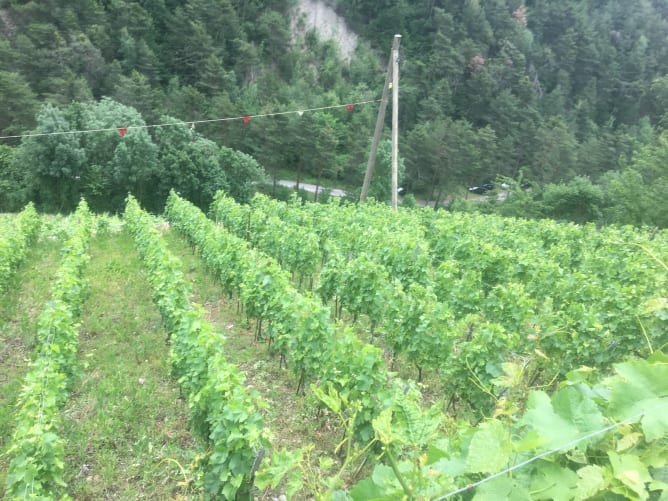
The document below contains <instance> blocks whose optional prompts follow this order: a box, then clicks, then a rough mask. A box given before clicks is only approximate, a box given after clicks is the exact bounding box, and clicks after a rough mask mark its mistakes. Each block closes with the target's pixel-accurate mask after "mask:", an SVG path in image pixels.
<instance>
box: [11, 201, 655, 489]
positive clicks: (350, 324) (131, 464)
mask: <svg viewBox="0 0 668 501" xmlns="http://www.w3.org/2000/svg"><path fill="white" fill-rule="evenodd" d="M0 230H2V232H1V233H0V294H1V295H2V302H1V303H0V315H1V316H0V318H1V321H2V325H3V329H2V333H1V334H0V387H1V388H2V393H1V395H0V404H1V405H0V409H2V410H0V451H1V455H0V482H1V483H2V485H0V496H2V497H3V498H6V499H40V500H48V499H202V498H204V499H230V500H232V499H268V500H269V499H278V498H279V497H280V496H282V495H284V496H286V497H287V498H288V499H322V500H329V499H336V500H346V499H348V500H371V499H375V500H397V499H406V500H424V499H431V500H438V501H440V500H444V499H463V500H469V499H472V500H476V501H478V500H488V499H489V500H499V499H517V500H524V499H535V500H543V499H556V500H571V499H574V500H584V499H632V500H661V501H665V500H668V417H667V416H668V357H667V356H666V355H665V354H664V352H665V348H666V346H667V345H668V325H667V324H668V296H667V294H666V286H667V285H668V264H667V263H668V233H666V232H665V231H656V230H652V229H637V228H631V227H603V228H600V227H596V226H594V225H588V226H579V225H572V224H560V223H556V222H553V221H549V220H543V221H530V220H521V219H509V218H500V217H495V216H483V215H479V214H466V213H447V212H442V211H441V212H435V211H433V210H429V209H418V210H403V209H402V210H400V211H399V212H396V213H395V212H392V211H391V210H390V209H389V208H388V207H387V206H385V205H382V204H375V203H369V204H364V205H339V204H338V203H334V202H332V203H330V204H303V203H302V202H301V201H300V200H298V199H297V198H294V199H292V200H291V201H289V202H287V203H286V202H279V201H276V200H273V199H270V198H268V197H265V196H263V195H256V196H255V197H254V198H253V199H252V201H251V202H250V203H249V204H239V203H237V202H236V201H235V200H234V199H232V198H230V197H228V196H226V194H225V193H223V192H219V193H218V194H217V195H216V196H215V198H214V202H213V203H212V205H211V207H210V208H209V212H208V213H205V212H203V211H202V210H200V209H199V208H197V207H196V206H195V205H193V204H191V203H190V202H189V201H187V200H185V199H183V198H182V197H180V196H179V195H178V194H176V193H174V192H172V193H171V194H170V196H169V198H168V201H167V206H166V209H165V213H164V215H162V216H154V215H150V214H148V213H147V212H146V211H145V210H143V209H142V207H141V206H140V205H139V204H138V202H137V201H136V200H135V199H134V198H133V197H131V196H130V197H128V199H127V201H126V205H125V212H124V213H123V214H122V216H121V217H112V216H108V215H94V214H91V213H90V211H89V209H88V207H87V205H86V203H85V201H82V202H81V203H80V204H79V206H78V208H77V211H76V212H75V213H74V214H72V215H71V216H68V217H66V218H63V217H55V218H54V217H52V216H46V215H39V214H38V213H37V212H36V211H35V209H34V207H33V206H32V205H29V206H27V207H26V208H25V209H24V210H23V211H22V212H21V213H19V214H12V215H3V216H2V218H0Z"/></svg>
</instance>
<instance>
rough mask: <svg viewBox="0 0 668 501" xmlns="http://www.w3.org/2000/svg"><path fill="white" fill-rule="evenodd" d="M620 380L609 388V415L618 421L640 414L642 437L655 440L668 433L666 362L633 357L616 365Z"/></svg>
mask: <svg viewBox="0 0 668 501" xmlns="http://www.w3.org/2000/svg"><path fill="white" fill-rule="evenodd" d="M615 369H616V370H617V373H618V374H619V376H620V377H621V378H623V381H621V382H618V383H617V384H615V385H614V386H613V387H612V391H611V394H610V407H609V411H610V414H611V415H612V416H613V417H614V418H615V419H618V420H624V419H628V418H630V417H632V416H636V415H639V414H643V416H642V418H641V426H642V430H643V433H644V434H645V439H646V440H648V441H652V440H656V439H658V438H661V437H663V436H665V434H666V433H668V412H666V409H668V365H667V364H665V363H661V362H659V361H657V362H654V363H653V362H650V361H645V360H636V361H632V362H626V363H622V364H617V365H616V366H615Z"/></svg>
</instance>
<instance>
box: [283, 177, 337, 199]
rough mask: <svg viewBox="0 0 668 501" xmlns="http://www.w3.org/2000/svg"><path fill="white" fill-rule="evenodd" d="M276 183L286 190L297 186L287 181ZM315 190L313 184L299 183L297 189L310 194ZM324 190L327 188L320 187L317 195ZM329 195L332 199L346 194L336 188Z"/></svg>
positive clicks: (295, 183) (293, 182) (294, 182)
mask: <svg viewBox="0 0 668 501" xmlns="http://www.w3.org/2000/svg"><path fill="white" fill-rule="evenodd" d="M276 182H277V183H278V184H279V185H281V186H285V187H287V188H294V187H295V186H296V185H297V182H296V181H288V180H287V179H279V180H278V181H276ZM315 188H316V185H315V184H308V183H299V189H300V190H305V191H308V192H311V193H315ZM324 189H328V188H325V187H323V186H320V188H318V193H320V192H321V191H322V190H324ZM330 195H331V196H333V197H345V196H346V192H345V191H343V190H340V189H338V188H332V189H331V192H330Z"/></svg>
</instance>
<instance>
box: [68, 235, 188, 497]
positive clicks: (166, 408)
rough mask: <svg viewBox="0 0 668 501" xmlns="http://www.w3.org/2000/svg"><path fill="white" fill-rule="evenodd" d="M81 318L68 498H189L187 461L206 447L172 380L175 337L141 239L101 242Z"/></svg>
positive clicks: (97, 242)
mask: <svg viewBox="0 0 668 501" xmlns="http://www.w3.org/2000/svg"><path fill="white" fill-rule="evenodd" d="M90 254H91V261H90V263H89V266H88V270H87V274H88V277H89V281H90V290H89V297H88V299H87V300H86V303H85V305H84V309H83V312H82V317H81V329H80V335H79V354H80V355H79V358H80V360H81V363H82V370H81V379H80V380H79V381H78V382H77V383H76V384H75V387H74V388H73V393H72V395H71V398H70V400H69V401H68V403H67V404H66V406H65V408H64V409H63V416H64V418H65V430H64V433H63V436H64V438H65V441H66V444H67V445H66V472H65V480H66V482H67V483H68V485H69V487H68V493H69V494H70V495H71V496H72V497H73V498H74V499H78V500H97V499H172V498H174V497H175V496H183V495H184V494H185V491H184V487H183V486H179V485H178V484H179V482H181V481H183V480H184V478H183V476H182V475H181V474H180V471H179V468H178V467H177V463H178V464H180V465H182V466H184V467H186V468H187V467H188V466H189V464H190V462H191V461H192V459H193V457H194V454H195V453H196V451H197V450H198V447H199V444H198V443H197V442H196V441H195V440H194V439H193V437H191V435H190V433H189V432H188V430H187V426H186V425H187V405H186V403H185V402H184V401H183V400H182V399H181V398H180V396H179V390H178V387H177V385H176V383H175V381H174V380H173V379H172V378H171V377H170V367H169V361H168V352H169V348H168V346H167V345H166V343H165V339H166V333H165V331H164V329H163V328H162V326H161V322H160V317H159V314H158V312H157V309H156V308H155V307H154V305H153V303H152V301H151V297H150V292H149V291H150V288H149V285H148V283H147V282H146V279H145V276H144V275H143V273H142V271H141V264H140V261H139V257H138V256H137V254H136V252H135V250H134V248H133V246H132V242H131V239H130V238H129V237H128V236H127V235H126V234H125V233H118V234H111V235H105V236H101V237H98V238H96V239H94V240H93V241H92V243H91V248H90Z"/></svg>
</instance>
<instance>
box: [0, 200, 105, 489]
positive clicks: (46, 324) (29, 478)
mask: <svg viewBox="0 0 668 501" xmlns="http://www.w3.org/2000/svg"><path fill="white" fill-rule="evenodd" d="M33 210H34V209H32V208H29V212H28V214H30V216H29V217H31V218H33V217H34V216H33V215H32V211H33ZM74 217H75V218H76V220H77V226H76V229H75V232H74V234H73V235H72V236H71V238H69V239H68V241H67V242H66V244H65V253H64V256H63V258H62V262H61V265H60V268H59V270H58V272H57V275H56V280H55V283H54V285H53V289H52V299H51V301H49V302H48V303H47V304H46V305H45V307H44V310H43V311H42V313H41V314H40V316H39V319H38V322H37V325H38V327H37V341H38V347H37V354H36V358H35V361H34V362H33V363H32V366H31V368H30V371H29V372H28V374H27V375H26V377H25V382H24V385H23V389H22V390H21V394H20V396H19V399H18V404H17V413H16V429H15V431H14V434H13V435H12V439H11V441H10V444H9V448H8V450H7V456H8V457H9V458H11V462H10V465H9V471H8V474H7V493H8V495H9V496H11V499H16V500H18V499H40V500H49V499H56V498H58V499H64V498H60V497H59V495H58V492H60V491H61V490H62V488H63V487H65V483H64V481H63V470H64V460H65V451H64V443H63V439H62V437H60V436H59V434H58V433H59V429H60V427H61V422H62V417H61V415H60V407H61V405H62V404H63V403H64V402H65V400H66V399H67V397H68V393H69V388H68V386H69V384H70V383H71V381H72V376H73V375H74V372H75V367H76V353H77V346H78V327H77V320H78V318H79V316H80V313H81V306H82V304H83V301H84V299H85V295H86V294H85V292H86V284H85V280H84V277H83V273H84V268H85V265H86V264H87V262H88V259H89V256H88V243H89V240H90V234H91V230H92V222H93V217H92V216H91V214H90V212H89V210H88V206H87V204H86V202H85V201H84V200H82V201H81V202H80V203H79V206H78V207H77V210H76V213H75V215H74ZM31 226H33V227H34V226H35V223H34V222H32V223H31Z"/></svg>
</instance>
